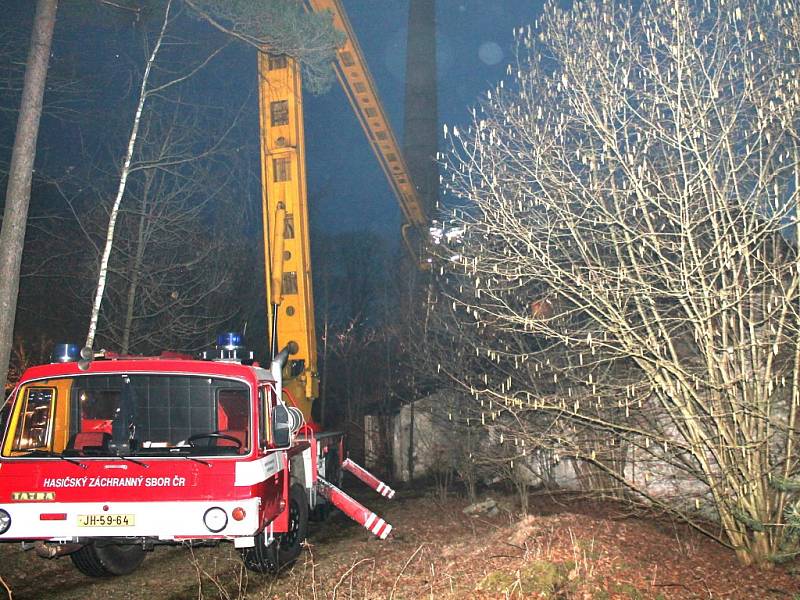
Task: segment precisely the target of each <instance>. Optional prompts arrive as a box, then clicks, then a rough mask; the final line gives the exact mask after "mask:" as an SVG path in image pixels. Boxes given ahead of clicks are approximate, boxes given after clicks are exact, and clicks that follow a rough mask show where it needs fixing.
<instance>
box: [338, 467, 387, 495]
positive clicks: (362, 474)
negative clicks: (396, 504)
mask: <svg viewBox="0 0 800 600" xmlns="http://www.w3.org/2000/svg"><path fill="white" fill-rule="evenodd" d="M342 469H344V470H345V471H349V472H350V473H352V474H353V475H355V476H356V477H358V478H359V479H360V480H361V481H363V482H364V483H366V484H367V485H368V486H369V487H371V488H372V489H373V490H375V491H376V492H378V493H379V494H380V495H381V496H385V497H386V498H388V499H389V500H391V499H392V498H394V490H393V489H392V488H390V487H389V486H388V485H386V484H385V483H383V482H382V481H381V480H380V479H378V478H377V477H375V476H374V475H373V474H372V473H370V472H369V471H367V470H366V469H365V468H364V467H361V466H359V465H357V464H356V463H354V462H353V461H352V460H350V459H349V458H348V459H346V460H345V461H344V462H343V463H342Z"/></svg>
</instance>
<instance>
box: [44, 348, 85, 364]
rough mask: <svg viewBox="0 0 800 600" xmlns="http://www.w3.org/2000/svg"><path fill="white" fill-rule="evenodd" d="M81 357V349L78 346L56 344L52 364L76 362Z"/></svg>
mask: <svg viewBox="0 0 800 600" xmlns="http://www.w3.org/2000/svg"><path fill="white" fill-rule="evenodd" d="M80 356H81V349H80V347H79V346H78V344H56V345H55V346H53V354H52V356H51V359H50V360H51V362H54V363H67V362H75V361H76V360H78V359H79V358H80Z"/></svg>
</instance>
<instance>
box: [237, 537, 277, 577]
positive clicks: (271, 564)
mask: <svg viewBox="0 0 800 600" xmlns="http://www.w3.org/2000/svg"><path fill="white" fill-rule="evenodd" d="M255 542H256V544H255V546H253V547H252V548H242V549H241V550H239V554H240V555H241V557H242V562H243V563H244V566H245V567H247V569H248V570H249V571H253V572H255V573H262V574H267V573H276V572H277V571H278V557H277V556H276V555H275V552H276V550H275V548H276V546H277V544H276V543H275V542H273V543H271V544H270V545H269V546H265V545H264V534H263V533H259V534H258V535H257V536H256V538H255Z"/></svg>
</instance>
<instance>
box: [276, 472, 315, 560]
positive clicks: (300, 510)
mask: <svg viewBox="0 0 800 600" xmlns="http://www.w3.org/2000/svg"><path fill="white" fill-rule="evenodd" d="M307 536H308V498H307V496H306V491H305V488H303V486H302V485H300V484H297V483H295V484H293V485H292V487H291V488H289V528H288V531H287V532H286V533H281V534H280V535H278V536H276V539H277V542H278V569H279V570H280V569H284V568H286V567H289V566H291V565H292V564H294V561H296V560H297V557H298V556H300V551H301V550H302V544H303V541H304V540H305V539H306V537H307Z"/></svg>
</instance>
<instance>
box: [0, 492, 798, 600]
mask: <svg viewBox="0 0 800 600" xmlns="http://www.w3.org/2000/svg"><path fill="white" fill-rule="evenodd" d="M370 503H371V504H372V505H373V506H375V507H376V508H378V509H379V511H380V512H382V514H385V516H386V517H387V518H388V520H389V521H390V522H391V523H392V524H393V525H395V527H396V529H395V532H394V534H393V535H392V536H391V537H390V539H389V540H387V541H385V542H380V541H377V540H375V539H374V538H372V537H371V536H370V535H369V534H368V533H367V532H366V530H364V529H363V528H361V527H359V526H357V525H355V524H351V523H350V522H349V521H347V520H346V519H345V518H344V517H342V516H338V517H335V518H333V519H332V521H331V522H329V523H328V524H326V525H325V526H323V527H321V528H317V529H314V530H313V531H312V536H311V538H310V540H309V543H308V544H307V545H306V548H305V551H304V553H303V555H302V556H301V558H300V560H299V561H298V562H297V563H296V564H295V566H294V567H293V568H292V569H290V570H289V571H287V572H285V573H283V574H281V575H280V576H278V577H277V578H276V577H265V576H260V575H255V574H253V573H249V572H248V571H246V570H245V569H244V568H243V567H242V564H241V562H240V561H239V558H238V554H237V553H236V551H235V550H234V549H233V548H232V546H231V545H230V544H223V545H220V546H218V547H216V548H210V547H199V548H194V549H185V548H157V549H156V551H155V552H154V555H153V556H150V557H148V558H147V560H145V563H144V565H143V566H142V569H141V570H140V571H139V572H137V573H135V574H133V575H132V576H129V577H126V578H118V579H113V580H91V579H88V578H85V577H83V576H81V575H80V574H78V573H77V572H76V571H75V570H74V569H73V568H72V565H71V563H70V562H69V560H63V559H61V560H56V561H42V560H40V559H38V558H36V557H33V556H30V555H27V554H20V553H19V552H18V551H17V550H16V548H15V549H14V552H15V554H11V549H10V548H9V549H7V548H2V547H0V570H1V572H2V576H3V577H4V578H5V583H6V584H7V587H8V594H9V596H10V595H11V590H13V593H14V599H15V600H25V599H26V598H30V599H33V598H36V599H39V598H59V599H64V598H76V599H77V598H80V599H81V600H83V599H86V600H113V599H114V598H140V597H146V596H150V597H159V598H171V599H175V600H177V599H190V598H191V599H194V598H196V599H205V598H209V599H220V600H234V599H235V600H239V599H245V598H247V599H254V600H268V599H269V600H273V599H285V600H374V599H389V600H407V599H408V600H410V599H415V600H416V599H424V598H428V599H436V600H439V599H443V600H455V599H461V598H487V599H488V598H504V599H511V598H514V599H516V598H565V599H573V598H574V599H579V600H583V599H589V598H592V599H598V600H604V599H611V598H629V599H640V598H641V599H644V598H652V599H657V598H670V599H671V598H742V599H745V598H747V599H748V600H749V599H751V598H764V599H767V598H787V597H788V598H791V597H792V595H793V594H797V593H800V585H798V582H797V580H795V579H794V578H793V577H791V576H790V575H789V574H788V573H787V572H786V571H784V570H782V569H776V570H773V571H772V572H770V573H763V572H758V571H755V570H752V569H743V568H741V567H739V565H738V564H737V563H736V562H735V559H734V557H733V556H732V555H731V554H730V553H729V552H727V551H726V550H724V549H723V548H720V547H719V546H717V545H714V544H713V543H711V542H709V541H708V540H705V539H703V538H699V537H697V535H696V534H694V533H692V532H689V531H686V530H684V529H683V528H681V527H679V526H674V525H672V524H670V523H656V522H653V521H652V520H651V521H648V520H643V519H634V518H624V519H623V518H619V515H616V514H615V513H614V512H613V510H612V509H609V508H608V507H604V506H603V505H576V504H574V503H567V504H566V505H565V506H563V507H557V511H559V512H555V513H554V514H548V513H552V512H553V510H552V509H553V507H552V506H550V507H549V508H548V509H547V510H544V511H542V514H539V515H535V514H534V515H530V516H527V517H524V518H517V517H515V516H513V515H510V514H509V513H508V512H506V513H504V514H501V515H499V516H497V517H494V518H486V517H482V516H478V517H475V518H468V517H465V516H464V515H463V514H462V513H461V509H462V508H463V507H464V506H465V503H464V502H463V501H460V500H458V499H451V500H448V501H446V502H445V503H441V502H436V501H434V500H432V499H430V498H419V497H417V498H411V497H407V496H406V497H401V498H400V499H399V500H398V501H395V502H394V503H388V502H385V501H381V500H379V501H377V502H374V501H372V502H370ZM15 561H16V562H15ZM31 561H35V562H31ZM33 566H35V568H36V571H35V572H36V576H35V578H34V577H33V576H32V575H31V573H32V572H34V569H32V567H33ZM9 568H10V569H11V570H10V571H9V570H7V569H9ZM34 580H35V581H36V582H38V583H37V585H36V586H32V585H31V583H32V582H33V581H34ZM0 581H2V580H0ZM42 582H44V583H42ZM1 593H2V592H0V594H1ZM154 594H155V596H154Z"/></svg>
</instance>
